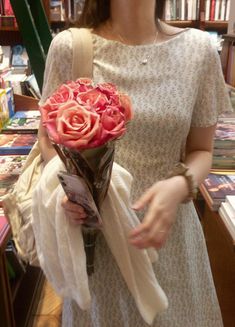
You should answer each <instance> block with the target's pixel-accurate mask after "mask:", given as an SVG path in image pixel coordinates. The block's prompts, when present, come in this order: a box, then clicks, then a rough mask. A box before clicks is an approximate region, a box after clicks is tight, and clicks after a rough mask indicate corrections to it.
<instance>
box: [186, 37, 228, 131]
mask: <svg viewBox="0 0 235 327" xmlns="http://www.w3.org/2000/svg"><path fill="white" fill-rule="evenodd" d="M204 38H205V39H204V40H203V42H202V43H203V44H202V46H203V47H204V48H202V49H198V51H201V52H202V56H204V59H203V63H202V67H200V68H201V69H200V74H201V76H200V77H199V86H198V93H197V97H196V102H195V106H194V109H193V115H192V122H191V126H192V127H208V126H212V125H214V124H216V122H217V119H218V116H219V115H220V114H221V113H222V112H228V111H232V107H231V101H230V98H229V94H228V90H227V87H226V84H225V81H224V77H223V72H222V68H221V62H220V57H219V54H218V51H217V49H216V46H215V45H214V44H212V42H211V41H210V39H209V36H207V35H206V33H205V34H204Z"/></svg>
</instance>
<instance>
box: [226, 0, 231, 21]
mask: <svg viewBox="0 0 235 327" xmlns="http://www.w3.org/2000/svg"><path fill="white" fill-rule="evenodd" d="M229 14H230V0H227V3H226V13H225V20H227V21H228V20H229Z"/></svg>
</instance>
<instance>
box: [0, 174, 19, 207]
mask: <svg viewBox="0 0 235 327" xmlns="http://www.w3.org/2000/svg"><path fill="white" fill-rule="evenodd" d="M18 177H19V175H16V174H15V175H12V174H0V206H2V199H3V197H4V195H5V194H6V193H7V192H9V191H10V190H11V189H12V187H13V186H14V184H15V182H16V181H17V179H18Z"/></svg>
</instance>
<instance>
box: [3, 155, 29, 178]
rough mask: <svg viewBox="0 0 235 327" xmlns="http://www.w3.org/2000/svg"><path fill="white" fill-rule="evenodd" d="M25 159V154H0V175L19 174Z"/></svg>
mask: <svg viewBox="0 0 235 327" xmlns="http://www.w3.org/2000/svg"><path fill="white" fill-rule="evenodd" d="M26 159H27V155H4V156H0V175H1V174H13V175H19V174H20V173H21V172H22V168H23V165H24V163H25V161H26Z"/></svg>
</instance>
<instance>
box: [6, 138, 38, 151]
mask: <svg viewBox="0 0 235 327" xmlns="http://www.w3.org/2000/svg"><path fill="white" fill-rule="evenodd" d="M36 140H37V135H36V134H0V155H6V154H7V155H12V154H18V155H27V154H29V152H30V150H31V149H32V147H33V145H34V143H35V142H36Z"/></svg>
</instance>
